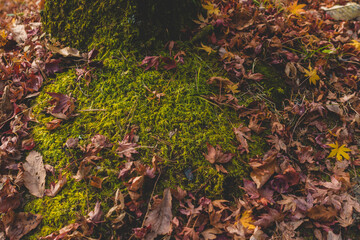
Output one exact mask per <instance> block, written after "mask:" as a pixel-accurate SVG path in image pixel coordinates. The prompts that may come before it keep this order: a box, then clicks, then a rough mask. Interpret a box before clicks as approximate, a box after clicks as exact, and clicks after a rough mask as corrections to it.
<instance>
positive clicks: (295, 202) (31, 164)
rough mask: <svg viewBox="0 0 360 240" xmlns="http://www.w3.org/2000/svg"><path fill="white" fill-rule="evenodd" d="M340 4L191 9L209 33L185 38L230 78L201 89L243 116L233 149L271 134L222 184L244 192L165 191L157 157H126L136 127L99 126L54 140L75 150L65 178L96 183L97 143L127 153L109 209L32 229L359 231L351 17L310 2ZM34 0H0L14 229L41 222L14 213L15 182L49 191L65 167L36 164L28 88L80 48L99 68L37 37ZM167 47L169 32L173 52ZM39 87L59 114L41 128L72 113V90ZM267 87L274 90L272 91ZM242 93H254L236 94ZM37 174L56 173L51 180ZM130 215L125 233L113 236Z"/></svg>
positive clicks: (186, 235)
mask: <svg viewBox="0 0 360 240" xmlns="http://www.w3.org/2000/svg"><path fill="white" fill-rule="evenodd" d="M345 3H346V1H322V2H321V1H319V0H315V1H310V0H309V1H286V0H283V1H281V0H279V1H275V0H274V1H268V0H265V1H261V2H258V1H247V0H242V1H234V0H228V1H220V0H205V1H204V2H203V7H204V8H205V9H206V11H207V15H206V16H203V15H199V18H198V19H197V20H195V22H196V23H198V25H199V27H198V29H197V30H196V31H195V32H197V34H196V35H195V36H199V34H200V35H203V34H202V33H203V32H206V34H208V33H209V31H208V29H211V31H210V34H209V35H206V36H205V37H204V36H203V37H201V38H197V37H194V39H196V41H195V40H194V41H193V42H194V43H195V44H198V45H197V46H198V48H199V49H200V50H204V51H206V52H208V54H211V55H213V56H214V57H218V58H219V60H220V61H222V63H223V66H224V69H225V70H226V71H227V72H228V78H224V77H221V76H213V77H212V78H210V79H209V81H208V83H209V84H212V85H215V86H217V87H218V89H219V94H216V95H212V96H208V100H209V101H212V102H213V103H214V104H217V105H218V106H220V107H221V106H227V107H231V108H233V109H234V111H236V112H237V113H238V115H239V118H241V119H242V120H244V124H242V125H240V126H236V127H234V129H233V131H234V136H235V137H236V139H237V142H236V146H237V147H238V151H239V152H240V153H244V154H246V153H248V152H249V144H250V143H249V142H251V141H253V140H252V139H253V138H252V137H253V136H255V135H256V136H261V137H263V139H264V141H266V142H267V143H268V148H267V149H266V150H265V154H264V155H262V156H256V157H254V158H251V159H250V161H249V163H248V164H249V166H250V168H251V173H250V178H249V179H244V181H243V185H242V186H233V187H234V188H241V189H242V190H243V191H244V195H243V197H242V198H240V199H234V201H233V202H229V201H227V200H221V199H217V200H211V199H208V198H206V196H201V197H199V196H198V195H195V194H193V193H191V192H187V191H185V190H183V189H181V188H177V189H165V190H164V192H163V196H162V197H160V196H157V195H156V196H154V189H155V187H156V184H157V181H158V180H159V179H160V176H161V167H159V165H158V164H159V162H161V161H162V159H161V156H156V155H155V156H154V158H153V161H152V166H147V165H144V164H143V163H141V162H140V161H135V160H134V157H133V155H135V154H138V151H137V148H140V147H141V146H139V145H138V144H137V142H138V137H137V136H136V127H134V128H132V129H131V131H130V132H129V133H128V134H127V135H126V136H125V137H124V139H123V140H122V141H120V142H119V143H111V142H109V140H108V139H107V138H106V137H105V136H102V135H99V134H97V135H94V136H93V138H92V139H90V141H89V143H88V144H86V145H84V146H79V144H78V139H73V138H71V139H68V141H67V142H66V143H64V144H65V147H66V148H68V149H74V148H76V149H78V150H80V151H81V153H82V154H81V158H79V159H77V162H78V163H79V164H78V169H77V172H76V174H74V175H73V176H72V177H73V178H74V179H75V180H76V181H87V182H89V184H90V185H92V186H94V187H96V188H99V189H101V188H102V181H103V179H101V178H99V177H96V176H91V175H90V174H89V173H90V169H91V168H92V167H94V166H96V162H97V161H101V160H102V157H101V153H103V152H104V151H107V150H108V149H110V148H112V147H113V146H116V153H117V154H118V155H119V156H120V157H121V158H123V159H126V163H125V164H124V165H123V166H122V167H121V169H120V171H119V175H118V177H119V179H120V180H121V181H123V182H124V184H125V186H126V189H125V190H124V191H121V190H120V189H117V190H116V189H114V192H115V191H116V192H115V195H114V198H113V199H112V201H113V206H112V207H111V208H110V209H109V211H108V212H107V213H106V214H103V212H102V211H101V203H100V201H99V202H97V203H96V205H95V208H94V210H93V211H91V212H89V213H88V215H87V216H79V219H78V220H77V221H76V222H75V223H71V224H69V225H67V226H65V227H64V228H62V229H60V230H59V231H57V232H54V233H52V234H50V235H48V236H44V237H43V239H81V238H89V237H91V236H92V235H93V233H94V229H95V228H96V227H99V226H101V224H102V223H104V222H107V223H110V224H111V226H112V228H113V229H114V230H115V231H114V233H113V236H112V239H120V238H119V236H125V235H126V236H128V237H131V238H138V239H143V238H145V239H155V238H156V237H158V236H164V235H165V236H166V237H167V238H171V237H174V238H175V239H258V240H260V239H270V238H272V239H275V238H281V239H302V238H304V237H313V236H315V238H316V239H319V240H323V239H342V236H346V237H348V238H351V237H353V236H352V235H351V234H355V233H356V232H357V231H359V222H358V219H359V217H360V216H359V213H360V204H359V200H360V191H359V183H358V181H359V179H358V177H357V166H359V165H360V162H359V156H360V152H359V149H358V146H357V145H358V143H359V139H360V138H359V137H360V136H359V130H358V127H359V123H360V115H359V112H360V96H359V94H358V91H357V88H358V82H359V79H358V78H359V71H358V66H359V57H358V53H359V51H360V42H359V40H358V38H357V36H358V34H359V33H360V24H359V22H358V21H356V20H349V21H335V20H333V19H331V17H330V16H328V15H326V13H325V12H324V11H323V10H321V7H331V6H332V5H334V4H345ZM42 4H43V2H42V1H38V2H37V3H34V2H33V1H24V2H23V4H21V5H19V4H18V3H17V2H16V1H14V2H13V1H6V2H5V3H3V2H0V9H1V10H0V15H1V18H0V26H1V29H2V30H1V31H0V56H1V58H0V76H1V79H0V94H1V101H0V129H1V133H0V136H1V145H0V213H1V224H0V239H5V237H8V238H9V239H20V238H22V237H23V236H24V235H25V234H27V233H28V232H30V231H31V230H32V229H34V228H36V226H37V225H38V224H39V223H40V221H41V216H40V215H38V214H31V213H25V212H22V211H21V209H22V207H23V205H24V199H23V197H22V196H23V194H24V193H25V192H26V191H28V192H29V193H30V194H32V195H33V196H35V197H43V196H49V197H53V196H55V195H56V194H57V193H58V192H59V191H61V189H62V187H64V185H65V184H66V183H67V178H66V176H65V175H64V174H63V173H56V174H55V170H54V168H53V167H52V166H49V165H47V164H44V163H43V160H42V157H41V154H40V153H37V152H35V151H32V149H33V148H34V146H35V145H34V140H33V139H32V138H31V134H30V129H29V127H28V124H29V121H35V119H33V117H32V114H31V107H29V103H30V99H31V98H33V97H36V95H37V94H38V92H39V90H40V88H41V86H42V84H43V81H46V80H47V78H48V77H49V76H52V75H53V74H54V73H56V72H60V71H62V68H63V67H66V66H67V65H68V64H69V63H70V62H71V61H72V60H71V59H73V58H78V59H81V61H82V67H78V68H77V70H76V71H77V74H78V77H79V78H83V79H85V80H86V82H87V83H89V82H90V81H91V77H92V75H91V72H92V70H93V69H94V68H96V67H101V63H99V62H95V61H93V58H94V57H95V56H96V51H91V52H89V53H87V54H83V55H82V54H80V53H79V52H78V51H77V50H76V49H71V48H61V47H60V46H56V45H57V44H56V43H54V42H51V41H50V40H48V39H46V38H45V34H44V33H43V32H42V31H41V24H40V23H39V20H40V19H39V14H38V8H41V6H42ZM19 12H22V13H23V14H17V13H19ZM199 39H200V40H199ZM173 46H174V42H170V44H169V46H168V47H169V49H170V51H171V50H172V48H173ZM170 55H171V53H170ZM184 55H185V53H184V52H182V51H179V52H178V53H177V54H176V55H174V57H173V58H169V57H163V56H148V57H146V58H145V59H144V61H143V62H142V64H140V66H139V67H145V70H150V68H152V67H154V68H156V69H158V68H160V67H162V68H163V69H164V70H171V69H176V66H177V64H181V63H182V62H183V61H184V59H183V56H184ZM258 63H265V64H266V65H267V66H269V67H270V68H271V69H274V71H277V72H281V73H282V76H283V78H282V80H283V82H284V83H286V86H288V89H291V90H289V92H288V93H286V94H284V95H275V94H268V93H264V91H265V90H266V89H264V87H263V86H262V84H266V81H270V80H271V79H267V77H266V75H265V74H262V73H260V72H256V71H255V69H256V65H257V64H258ZM280 90H281V89H280ZM48 94H49V95H50V96H51V97H52V101H51V102H50V104H51V105H52V107H50V108H49V109H47V112H48V114H50V115H52V116H54V117H55V118H56V119H55V120H52V121H51V122H49V123H48V124H47V128H48V129H49V130H53V129H56V128H57V127H58V126H59V125H60V124H61V122H62V121H67V120H69V119H70V118H73V117H76V109H75V101H76V100H75V98H73V97H71V96H70V95H64V94H60V93H48ZM244 96H245V97H244ZM278 97H281V99H280V101H279V99H275V98H278ZM159 98H160V97H159ZM244 98H248V99H253V101H251V102H244V101H243V99H244ZM276 102H281V104H280V105H279V104H276ZM29 151H30V152H29ZM28 152H29V153H28ZM203 154H204V160H205V161H206V160H207V161H209V163H210V164H213V166H214V168H216V170H217V171H219V172H221V173H222V174H227V170H226V163H228V162H231V161H233V157H234V155H233V154H231V153H226V152H224V151H223V150H222V148H221V142H219V143H218V145H217V146H211V145H210V144H208V145H207V152H205V153H203ZM25 156H26V157H25ZM24 159H25V161H24ZM47 174H52V175H56V176H58V181H57V182H56V183H55V182H54V183H51V184H50V186H49V188H48V189H46V187H45V182H46V175H47ZM146 182H150V183H151V184H152V185H153V192H152V193H151V195H150V196H149V197H148V198H146V199H145V196H144V194H143V190H144V186H145V183H146ZM134 219H135V220H134ZM130 226H131V227H130ZM129 227H130V228H131V229H132V233H131V234H125V235H124V229H129ZM98 237H101V236H98ZM354 237H356V235H355V236H354Z"/></svg>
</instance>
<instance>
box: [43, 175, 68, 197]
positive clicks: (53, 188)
mask: <svg viewBox="0 0 360 240" xmlns="http://www.w3.org/2000/svg"><path fill="white" fill-rule="evenodd" d="M66 182H67V179H66V175H65V174H64V175H62V174H59V178H58V182H57V183H51V184H50V189H45V195H46V196H49V197H54V196H56V194H58V193H59V192H60V190H61V189H62V188H63V187H64V186H65V184H66Z"/></svg>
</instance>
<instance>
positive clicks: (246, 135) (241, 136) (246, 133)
mask: <svg viewBox="0 0 360 240" xmlns="http://www.w3.org/2000/svg"><path fill="white" fill-rule="evenodd" d="M233 131H234V133H235V136H236V139H237V140H238V142H239V143H240V147H241V148H243V149H245V151H246V152H247V153H248V152H249V145H248V143H247V140H250V141H251V137H250V131H251V130H250V129H249V128H248V127H245V126H243V125H242V124H240V126H239V127H238V128H233Z"/></svg>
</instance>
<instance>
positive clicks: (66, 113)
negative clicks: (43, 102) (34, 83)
mask: <svg viewBox="0 0 360 240" xmlns="http://www.w3.org/2000/svg"><path fill="white" fill-rule="evenodd" d="M47 94H49V95H50V96H51V97H53V99H52V100H51V101H49V103H50V104H52V105H55V106H53V107H51V108H49V109H48V112H49V113H50V114H51V115H53V116H54V117H57V118H60V119H64V120H67V119H68V118H69V117H71V116H72V113H73V112H74V110H75V99H74V98H72V97H70V96H68V95H65V94H62V93H54V92H47Z"/></svg>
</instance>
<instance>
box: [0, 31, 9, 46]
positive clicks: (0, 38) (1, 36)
mask: <svg viewBox="0 0 360 240" xmlns="http://www.w3.org/2000/svg"><path fill="white" fill-rule="evenodd" d="M6 38H7V34H6V32H5V30H1V31H0V47H2V46H5V44H6V43H7V39H6Z"/></svg>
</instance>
